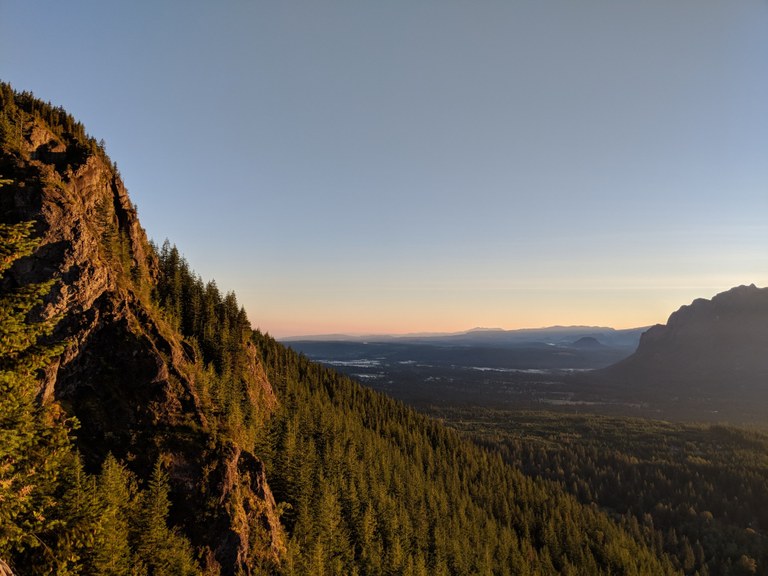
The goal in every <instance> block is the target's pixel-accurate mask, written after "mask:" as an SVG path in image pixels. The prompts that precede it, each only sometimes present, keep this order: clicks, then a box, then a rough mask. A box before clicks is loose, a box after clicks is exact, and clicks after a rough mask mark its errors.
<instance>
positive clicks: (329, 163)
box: [0, 0, 768, 337]
mask: <svg viewBox="0 0 768 576" xmlns="http://www.w3.org/2000/svg"><path fill="white" fill-rule="evenodd" d="M0 79H2V80H4V81H6V82H10V83H11V84H12V85H13V87H14V88H16V89H17V90H28V91H32V92H33V93H34V94H35V95H36V96H37V97H39V98H41V99H43V100H47V101H50V102H52V103H53V104H55V105H61V106H63V107H64V108H65V109H67V110H68V111H69V112H70V113H71V114H73V115H74V116H75V117H76V118H77V119H79V120H80V121H81V122H83V124H84V125H85V126H86V130H87V131H88V132H89V133H90V134H91V135H92V136H94V137H95V138H96V139H97V140H98V139H104V140H105V142H106V147H107V152H108V153H109V154H110V156H111V157H112V159H113V160H115V161H116V162H117V164H118V166H119V169H120V172H121V174H122V177H123V180H124V182H125V184H126V186H127V188H128V190H129V193H130V195H131V198H132V199H133V201H134V202H135V203H136V204H137V205H138V209H139V217H140V220H141V222H142V225H143V226H144V228H145V229H146V230H147V233H148V235H149V236H150V237H151V238H153V239H154V240H155V241H156V242H157V243H158V244H160V243H162V242H163V240H164V239H166V238H168V239H169V240H170V241H171V242H172V243H174V244H176V245H177V246H178V247H179V249H180V251H181V252H182V254H184V256H185V257H186V259H187V260H188V261H189V263H190V265H191V267H192V268H193V269H194V270H195V271H196V272H197V273H199V274H200V275H201V276H202V277H203V279H204V280H210V279H215V280H216V282H217V284H218V286H219V288H220V289H222V290H223V291H229V290H234V291H235V293H236V294H237V296H238V300H239V302H240V303H241V304H242V305H244V306H245V308H246V310H247V311H248V314H249V317H250V318H251V321H252V323H253V325H254V327H259V328H261V329H262V330H264V331H267V332H269V333H271V334H272V335H274V336H277V337H285V336H295V335H301V334H325V333H358V334H359V333H407V332H443V331H459V330H465V329H470V328H473V327H500V328H507V329H513V328H525V327H542V326H550V325H600V326H613V327H615V328H629V327H638V326H646V325H650V324H655V323H663V322H665V321H666V319H667V317H668V316H669V314H670V313H671V312H673V311H674V310H676V309H677V308H678V307H679V306H681V305H683V304H687V303H690V302H691V301H692V300H693V299H695V298H698V297H705V298H709V297H711V296H713V295H714V294H716V293H718V292H722V291H724V290H727V289H729V288H731V287H733V286H737V285H741V284H751V283H755V284H756V285H758V286H766V285H768V1H766V0H738V1H736V2H734V1H733V0H642V1H640V0H637V1H630V0H579V1H578V2H574V1H573V0H547V1H541V0H525V1H518V0H505V1H493V0H481V1H479V2H469V1H462V2H457V1H451V0H440V1H437V0H408V1H405V0H402V1H401V0H392V1H387V2H369V1H363V2H360V1H354V2H353V1H345V0H338V1H334V2H327V1H322V0H311V1H310V0H307V1H297V2H293V1H290V0H287V1H280V2H277V1H274V0H269V1H260V0H248V1H246V0H224V1H222V2H208V1H198V0H193V1H190V0H185V1H183V2H182V1H176V0H161V1H157V0H155V1H152V2H150V1H148V0H136V1H134V2H104V1H103V0H92V1H85V0H68V1H67V2H61V1H60V0H59V1H52V0H35V1H34V2H30V1H29V0H0Z"/></svg>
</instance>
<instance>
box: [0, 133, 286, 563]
mask: <svg viewBox="0 0 768 576" xmlns="http://www.w3.org/2000/svg"><path fill="white" fill-rule="evenodd" d="M0 175H2V177H3V178H4V179H7V180H10V181H11V183H10V184H8V185H6V186H4V187H3V189H2V194H0V210H2V214H3V220H4V221H7V222H19V221H26V220H34V221H35V222H36V232H37V235H38V236H40V237H41V239H42V240H41V244H40V246H39V248H38V250H37V251H36V253H35V254H34V256H32V257H30V258H25V259H22V260H20V261H19V262H18V263H17V264H16V265H14V267H13V268H12V269H11V270H10V271H9V273H8V274H7V275H6V277H5V278H4V280H3V281H4V282H8V283H15V284H18V285H24V284H27V283H34V282H40V281H44V280H48V279H50V278H54V279H56V280H57V282H56V284H55V286H54V288H53V289H52V291H51V293H50V294H49V296H48V297H47V300H46V302H45V305H44V309H43V310H42V312H41V314H42V315H44V316H49V317H52V316H56V317H58V318H60V320H59V323H58V325H57V328H56V331H55V333H54V335H53V339H54V340H57V341H64V342H66V347H65V349H64V352H63V353H62V354H61V356H60V357H59V358H57V359H56V361H55V362H54V363H53V365H52V366H51V367H50V369H49V370H48V372H47V374H46V375H45V378H44V380H43V383H42V384H41V390H40V393H41V396H42V397H43V398H44V399H45V400H46V401H48V402H58V403H59V404H60V405H61V406H62V407H63V409H64V410H65V411H66V412H67V413H69V414H70V415H73V416H76V417H77V419H78V421H79V429H78V430H77V432H76V436H77V443H78V447H79V449H80V450H81V452H82V454H83V456H84V459H85V461H86V464H87V465H88V466H89V467H90V468H91V469H96V468H97V467H98V465H99V464H100V462H101V461H102V460H103V458H104V457H105V456H106V454H107V453H109V452H112V453H113V454H115V455H116V456H118V457H119V458H122V459H124V460H125V461H126V462H128V464H129V466H130V467H131V468H132V469H133V470H134V471H135V472H136V473H137V474H138V475H139V476H140V477H143V478H146V477H148V476H149V474H150V472H151V469H152V466H153V464H154V462H155V461H156V460H158V459H161V460H162V461H163V462H164V463H165V464H166V465H167V467H168V470H169V473H170V475H171V482H172V496H173V499H174V512H173V513H174V516H175V520H176V521H177V522H179V523H181V524H182V526H183V529H184V531H185V532H186V533H187V535H188V536H189V537H190V539H191V540H192V541H193V543H194V544H195V545H196V546H198V547H199V549H200V550H201V551H202V553H201V556H202V557H204V559H205V563H207V565H209V566H212V567H216V568H217V569H220V570H221V572H222V573H223V574H234V573H236V572H238V570H240V571H243V573H248V572H249V568H248V566H249V564H250V563H251V562H252V561H253V559H254V558H255V557H258V556H259V555H261V556H262V557H269V558H271V559H272V560H274V561H275V562H279V561H280V557H281V555H282V554H283V552H284V534H283V532H282V528H281V527H280V523H279V519H278V515H277V511H276V506H275V502H274V498H273V497H272V494H271V491H270V488H269V486H268V484H267V482H266V478H265V476H264V471H263V466H262V464H261V462H260V460H259V459H258V457H257V456H256V455H254V454H252V453H251V452H249V449H248V448H247V447H244V446H240V445H238V444H237V442H236V441H234V440H224V439H221V438H220V437H219V436H218V435H217V434H216V431H215V430H213V427H212V425H211V423H210V422H209V421H208V420H209V419H208V418H207V417H206V413H205V410H204V408H203V406H202V404H201V399H200V394H201V389H200V383H199V382H198V375H199V374H200V372H201V370H202V366H201V361H200V359H199V358H197V354H196V352H195V348H194V346H190V345H189V343H187V342H185V341H184V339H183V338H182V336H181V335H180V334H179V333H178V332H177V331H176V330H175V329H174V328H173V327H172V325H171V324H170V323H169V322H168V321H167V319H166V317H165V316H164V314H163V313H162V312H160V311H159V310H158V308H157V306H156V304H154V303H153V302H152V298H151V292H152V289H153V286H154V283H155V281H156V278H157V274H158V270H157V261H156V256H155V254H154V251H153V250H152V248H151V247H150V244H149V242H148V241H147V237H146V234H145V232H144V230H143V229H142V227H141V225H140V223H139V220H138V217H137V213H136V209H135V207H134V206H133V204H132V203H131V201H130V198H129V196H128V193H127V191H126V189H125V187H124V185H123V183H122V180H121V179H120V176H119V174H118V172H117V170H116V168H115V167H114V165H112V163H111V162H110V161H109V159H108V158H107V157H106V155H105V154H103V152H101V151H99V150H94V149H93V148H92V147H88V146H86V145H84V144H80V143H78V142H76V141H65V139H64V138H61V137H57V136H56V135H54V134H53V133H52V132H51V131H50V130H48V129H47V128H46V126H45V125H43V124H42V123H38V122H35V124H34V125H33V126H28V127H27V130H26V133H25V136H24V141H23V149H22V151H21V153H19V152H18V151H16V152H15V153H11V152H10V151H8V150H2V153H0ZM248 346H249V347H248V350H247V358H248V361H247V362H246V363H245V366H243V370H242V374H239V377H240V378H242V379H243V381H244V382H246V383H247V385H246V390H247V396H248V398H247V400H246V401H250V402H252V403H254V404H255V405H257V406H258V408H259V410H258V412H259V413H261V414H262V415H263V417H265V418H266V417H267V415H268V414H269V413H270V411H271V410H273V409H274V407H275V405H276V399H275V395H274V392H273V390H272V387H271V385H270V383H269V381H268V380H267V377H266V375H265V372H264V370H263V367H262V365H261V363H260V360H259V358H258V356H257V354H256V350H255V348H254V347H253V346H251V345H248ZM203 495H205V497H203ZM211 499H215V500H216V501H217V502H218V503H219V507H218V509H216V512H215V513H214V515H213V517H211V514H210V511H209V510H207V511H206V513H203V504H204V503H205V502H206V500H207V501H211ZM256 535H258V536H256Z"/></svg>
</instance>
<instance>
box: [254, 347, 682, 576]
mask: <svg viewBox="0 0 768 576" xmlns="http://www.w3.org/2000/svg"><path fill="white" fill-rule="evenodd" d="M256 341H257V342H258V344H259V347H260V349H261V351H262V355H263V358H264V361H265V363H266V365H267V367H268V373H269V375H270V379H271V381H272V383H273V386H275V388H276V391H277V393H278V396H279V399H280V409H279V410H278V412H277V414H276V415H275V416H274V417H273V419H272V421H271V425H270V434H269V436H268V438H267V439H266V440H265V441H264V448H263V450H262V455H263V456H264V458H265V459H266V464H267V475H268V478H269V481H270V484H271V485H272V487H273V491H274V493H275V496H276V498H277V499H278V500H279V501H282V502H283V504H282V505H283V506H284V515H283V518H284V521H285V524H286V528H287V529H288V531H289V534H290V537H291V541H290V551H291V553H292V554H291V562H290V564H289V565H288V566H287V567H286V572H287V573H289V574H617V573H621V574H638V575H639V574H671V573H674V570H673V568H672V566H671V564H670V563H669V562H668V560H667V559H666V558H664V557H663V556H662V557H660V556H657V555H654V554H653V552H651V550H650V549H649V548H647V547H646V546H644V545H643V544H641V543H639V542H637V541H635V540H633V538H632V537H631V536H630V535H629V533H628V532H627V531H625V530H623V529H622V528H620V527H619V526H618V525H617V524H616V523H615V522H613V521H612V520H610V519H609V518H608V516H606V515H605V514H603V513H601V512H600V511H598V510H597V509H596V508H592V507H587V506H582V505H580V504H579V503H578V502H577V501H576V500H575V499H574V498H573V497H571V496H568V495H566V494H565V493H564V492H563V491H562V490H561V489H560V488H559V487H557V486H555V485H553V484H551V483H546V482H543V481H539V480H533V479H532V478H530V477H526V476H525V475H523V474H522V473H521V472H520V471H518V470H516V469H515V468H513V467H511V466H509V465H507V464H505V463H504V462H503V460H502V459H501V458H500V456H499V455H498V453H494V452H492V451H487V450H483V449H480V448H478V447H476V446H474V445H473V444H471V443H469V442H466V441H463V440H462V439H461V438H460V437H459V435H458V434H456V433H455V432H453V431H451V430H449V429H447V428H445V427H444V426H443V425H441V424H440V423H438V422H436V421H433V420H430V419H428V418H426V417H424V416H421V415H419V414H417V413H416V412H414V411H413V410H411V409H408V408H406V407H404V406H403V405H402V404H400V403H397V402H395V401H393V400H391V399H389V398H387V397H385V396H383V395H380V394H377V393H375V392H372V391H371V390H368V389H366V388H363V387H362V386H360V385H359V384H357V383H355V382H353V381H351V380H350V379H348V378H346V377H343V376H340V375H339V374H337V373H335V372H334V371H332V370H329V369H327V368H325V367H322V366H320V365H318V364H315V363H312V362H310V361H308V360H307V359H306V358H304V357H302V356H299V355H298V354H296V353H294V352H293V351H291V350H290V349H287V348H285V347H283V346H282V345H280V344H278V343H277V342H275V341H274V340H273V339H271V338H269V337H268V336H264V335H261V334H259V333H256Z"/></svg>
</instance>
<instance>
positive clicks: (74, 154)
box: [0, 81, 106, 171]
mask: <svg viewBox="0 0 768 576" xmlns="http://www.w3.org/2000/svg"><path fill="white" fill-rule="evenodd" d="M36 119H37V120H41V121H43V122H45V124H46V126H47V127H48V128H49V129H50V130H51V132H52V133H53V134H54V135H55V136H57V137H58V138H59V139H61V140H62V142H63V144H64V149H63V150H62V151H60V152H58V154H59V156H58V158H57V159H59V160H60V162H58V163H57V164H59V163H61V166H62V167H66V166H67V165H69V166H76V165H78V164H81V163H82V162H83V161H84V160H85V158H86V157H87V156H88V155H89V154H99V155H101V156H102V158H104V159H106V153H105V151H104V143H103V142H97V141H96V140H95V139H94V138H93V137H92V136H89V135H88V134H87V133H86V131H85V127H84V126H83V124H82V123H81V122H79V121H77V120H75V118H74V117H73V116H72V115H71V114H69V113H68V112H67V111H66V110H64V108H62V107H61V106H54V105H53V104H51V103H50V102H44V101H42V100H40V99H39V98H36V97H35V96H34V94H32V93H31V92H27V91H24V92H16V91H15V90H14V89H13V88H12V87H11V85H10V84H8V83H7V82H2V81H0V147H2V148H3V149H4V150H6V151H7V152H10V153H13V154H16V155H19V156H21V155H24V154H25V146H24V139H25V137H27V136H28V135H29V130H31V129H32V127H33V121H34V120H36ZM45 144H47V143H45ZM40 152H41V153H52V151H51V150H48V149H47V148H45V149H44V150H41V151H40ZM62 171H63V170H62Z"/></svg>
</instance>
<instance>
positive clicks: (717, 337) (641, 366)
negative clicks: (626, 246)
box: [599, 285, 768, 420]
mask: <svg viewBox="0 0 768 576" xmlns="http://www.w3.org/2000/svg"><path fill="white" fill-rule="evenodd" d="M599 377H600V379H601V380H603V381H610V382H613V383H615V385H616V386H621V387H622V388H624V389H625V391H630V390H631V391H632V393H633V394H635V395H637V396H638V398H640V399H642V400H647V401H649V402H651V403H653V404H666V405H667V406H675V405H678V406H679V407H680V408H681V409H682V408H693V409H696V408H698V409H699V410H700V412H699V413H698V414H697V415H696V414H694V415H696V416H697V417H706V418H708V419H712V418H714V419H719V418H726V419H733V420H740V419H742V417H746V418H747V419H749V417H750V414H752V416H754V417H764V413H765V409H766V408H767V407H768V288H757V287H755V286H754V285H750V286H738V287H736V288H732V289H730V290H728V291H726V292H722V293H720V294H717V295H716V296H714V297H713V298H712V299H711V300H706V299H703V298H699V299H697V300H694V301H693V302H692V303H691V304H689V305H686V306H682V307H681V308H680V309H679V310H677V311H676V312H674V313H673V314H672V315H671V316H670V317H669V320H668V321H667V323H666V324H657V325H656V326H653V327H651V328H650V329H649V330H647V331H646V332H645V333H644V334H643V335H642V337H641V339H640V344H639V346H638V349H637V351H636V352H635V353H634V354H633V355H631V356H629V357H628V358H626V359H625V360H623V361H621V362H619V363H618V364H615V365H614V366H611V367H609V368H606V369H605V370H602V371H599Z"/></svg>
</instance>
